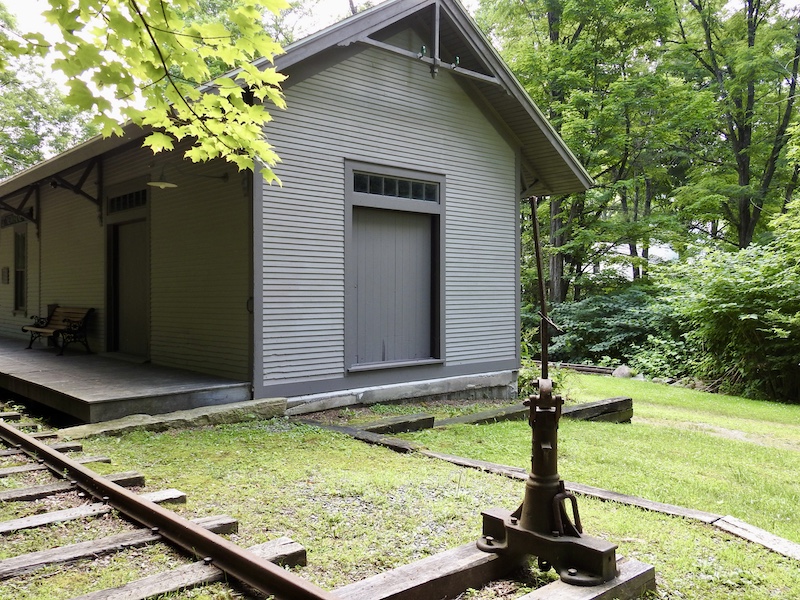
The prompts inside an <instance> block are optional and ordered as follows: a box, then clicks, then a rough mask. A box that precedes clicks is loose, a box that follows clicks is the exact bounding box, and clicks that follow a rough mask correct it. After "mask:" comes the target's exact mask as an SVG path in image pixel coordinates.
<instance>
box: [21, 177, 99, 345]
mask: <svg viewBox="0 0 800 600" xmlns="http://www.w3.org/2000/svg"><path fill="white" fill-rule="evenodd" d="M71 179H72V180H74V179H75V177H74V176H73V177H72V178H71ZM87 187H88V189H89V190H90V192H95V190H93V189H92V188H91V186H87ZM95 193H96V192H95ZM40 228H41V229H40V230H41V234H42V235H41V238H40V239H37V238H36V235H35V228H34V227H32V226H31V227H30V228H29V236H30V241H31V242H34V243H37V242H38V246H39V252H40V257H39V265H40V269H41V272H40V274H39V277H38V278H36V279H31V278H29V280H28V284H29V289H30V288H34V287H39V288H40V292H39V306H38V307H34V306H29V308H28V311H29V313H31V314H39V315H43V314H46V312H47V305H48V304H52V303H58V304H61V305H63V306H83V307H91V308H95V309H96V313H95V314H94V315H92V322H91V324H90V327H89V343H90V345H91V346H92V347H93V349H94V350H100V349H103V346H104V344H105V311H104V310H103V309H104V307H105V232H104V229H103V227H102V226H101V225H100V223H99V221H98V218H97V206H96V205H94V204H93V203H91V202H89V201H88V200H86V199H84V198H81V197H80V196H77V195H75V194H73V193H72V192H69V191H67V190H65V189H63V188H57V189H52V188H49V187H47V186H43V187H42V201H41V214H40ZM29 298H30V297H29ZM34 311H35V312H34Z"/></svg>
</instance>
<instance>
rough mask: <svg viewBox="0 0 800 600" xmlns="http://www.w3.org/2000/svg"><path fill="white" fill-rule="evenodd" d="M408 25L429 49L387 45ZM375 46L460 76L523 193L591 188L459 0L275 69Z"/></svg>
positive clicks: (399, 3) (120, 140) (343, 36)
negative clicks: (517, 161)
mask: <svg viewBox="0 0 800 600" xmlns="http://www.w3.org/2000/svg"><path fill="white" fill-rule="evenodd" d="M408 28H413V29H414V30H416V31H417V32H418V33H419V34H420V35H421V36H422V38H423V39H430V40H431V45H430V47H426V48H425V53H424V54H423V52H422V50H421V49H419V50H414V51H412V50H411V49H408V48H401V47H397V46H394V45H391V44H389V43H387V40H388V39H389V38H390V37H391V36H392V35H393V34H394V33H396V32H398V31H401V30H403V29H408ZM370 47H372V48H379V49H381V50H384V51H386V52H393V53H395V54H400V55H403V56H406V57H407V58H408V59H409V60H416V61H419V62H420V63H424V65H425V66H427V67H429V68H430V69H431V70H432V71H433V70H434V69H435V70H438V71H439V72H441V71H449V72H451V73H452V74H453V75H454V76H456V77H458V79H459V81H461V83H462V85H463V87H464V89H465V90H466V91H467V92H468V93H469V94H470V96H471V97H472V98H473V99H474V100H475V101H476V102H478V103H479V104H480V105H481V106H482V107H483V109H484V111H486V112H487V113H489V115H490V116H491V117H492V118H493V120H494V122H495V123H497V124H499V126H500V127H501V128H502V129H504V133H505V134H506V136H507V138H509V139H510V140H512V142H513V143H516V145H517V146H518V148H519V150H520V154H521V157H522V161H521V162H522V176H523V181H522V182H521V186H522V188H523V193H525V194H527V195H548V194H567V193H575V192H581V191H584V190H586V189H588V188H589V187H590V186H591V185H592V180H591V177H590V176H589V174H588V173H587V172H586V171H585V170H584V168H583V167H582V166H581V164H580V163H579V162H578V160H577V158H576V157H575V156H574V155H573V154H572V152H570V150H569V149H568V148H567V147H566V145H565V144H564V142H563V141H562V140H561V138H560V137H559V136H558V134H557V133H556V132H555V130H554V129H553V128H552V126H551V125H550V124H549V123H548V121H547V119H546V118H545V117H544V115H543V114H542V113H541V111H540V110H539V109H538V107H537V106H536V105H535V104H534V103H533V101H532V100H531V99H530V97H529V96H528V94H527V93H526V92H525V90H524V89H523V88H522V86H521V84H520V83H519V81H517V79H516V78H515V77H514V75H513V74H512V73H511V71H510V70H509V68H508V67H507V66H506V64H505V63H504V62H503V60H502V59H501V58H500V56H499V55H498V54H497V52H496V51H495V50H494V48H493V47H492V45H491V43H489V41H488V40H487V39H486V37H485V36H484V35H483V33H482V32H481V31H480V29H478V27H477V25H476V24H475V22H474V21H473V20H472V18H471V17H470V16H469V15H468V14H467V12H466V10H465V9H464V8H463V6H461V4H460V3H459V2H458V0H388V1H387V2H384V3H382V4H379V5H377V6H375V7H373V8H371V9H369V10H366V11H364V12H361V13H358V14H357V15H354V16H352V17H349V18H347V19H345V20H343V21H341V22H339V23H337V24H335V25H332V26H330V27H328V28H326V29H323V30H322V31H319V32H317V33H315V34H313V35H310V36H308V37H307V38H304V39H302V40H300V41H298V42H295V43H293V44H291V45H289V46H287V47H286V48H285V52H284V54H282V55H281V56H279V57H277V59H276V60H275V67H276V68H277V69H278V71H280V72H283V73H285V74H287V75H288V76H289V78H288V79H287V81H286V82H285V87H291V85H293V84H294V83H295V82H297V81H302V80H303V79H304V78H305V77H308V76H310V75H312V74H314V73H315V72H318V71H320V70H322V69H324V68H326V67H327V66H330V65H332V64H335V63H337V62H339V61H340V60H344V59H346V58H347V57H348V56H352V55H353V54H355V53H358V52H360V51H362V50H363V49H365V48H370ZM259 62H261V63H262V64H264V65H267V64H268V63H267V61H266V60H265V59H262V61H257V62H256V64H259ZM420 67H421V68H425V67H424V66H423V65H420ZM267 132H268V133H269V129H267ZM145 133H146V132H144V131H142V130H141V129H139V128H137V127H134V126H132V125H128V126H126V127H125V136H124V137H112V138H105V139H104V138H102V137H100V136H97V137H95V138H92V139H91V140H89V141H87V142H84V143H83V144H80V145H79V146H76V147H75V148H73V149H71V150H68V151H67V152H64V153H62V154H60V155H58V156H55V157H53V158H51V159H49V160H47V161H44V162H42V163H39V164H38V165H35V166H34V167H31V168H30V169H27V170H25V171H22V172H21V173H18V174H16V175H14V176H13V177H10V178H9V179H7V180H5V181H3V182H2V183H0V201H1V200H2V199H3V198H6V197H8V196H9V195H11V194H15V193H18V192H19V191H20V190H22V189H23V188H25V187H27V186H30V185H33V184H36V183H37V182H40V181H42V180H45V179H47V178H48V177H52V176H54V175H56V174H58V173H63V172H65V171H68V170H70V169H74V168H76V167H78V166H79V165H81V164H83V163H85V162H86V161H88V160H90V159H92V158H93V157H95V156H98V155H100V154H103V153H105V152H108V151H111V150H115V149H117V148H120V147H122V146H125V145H127V144H130V143H131V141H133V140H136V139H139V138H141V137H143V136H144V135H145Z"/></svg>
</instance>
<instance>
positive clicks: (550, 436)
mask: <svg viewBox="0 0 800 600" xmlns="http://www.w3.org/2000/svg"><path fill="white" fill-rule="evenodd" d="M545 377H546V375H545ZM538 391H539V393H538V394H536V395H533V396H531V397H530V400H529V401H528V402H527V404H529V406H530V419H529V423H530V425H531V428H532V429H533V444H532V446H533V447H532V454H531V472H530V474H529V475H528V479H527V481H526V482H525V497H524V499H523V501H522V505H521V506H520V507H519V508H518V509H517V510H515V511H514V512H509V511H507V510H504V509H491V510H487V511H484V512H483V513H482V515H483V535H482V536H481V538H480V539H479V540H478V542H477V545H478V548H480V549H481V550H483V551H484V552H491V553H497V554H504V555H508V556H509V557H512V558H513V559H515V560H516V559H521V558H522V557H524V556H529V555H530V556H536V557H537V559H538V563H539V568H541V569H542V570H543V571H547V570H549V569H550V568H551V567H552V568H554V569H555V570H556V572H557V573H558V574H559V576H560V577H561V580H562V581H564V582H565V583H569V584H573V585H580V586H592V585H599V584H601V583H603V582H606V581H611V580H612V579H614V578H615V577H616V576H617V560H616V553H615V550H616V548H617V546H616V544H612V543H610V542H607V541H605V540H602V539H600V538H596V537H591V536H588V535H585V534H584V533H583V530H582V527H581V521H580V516H579V514H578V503H577V500H576V498H575V496H574V495H572V494H571V493H570V492H567V491H566V490H565V489H564V482H563V481H562V480H561V477H560V476H559V474H558V421H559V419H560V418H561V406H562V405H563V403H564V402H563V400H562V399H561V396H557V395H556V396H553V382H552V380H550V379H547V378H543V379H539V381H538ZM567 500H569V502H570V505H571V508H572V515H573V519H574V522H573V521H571V520H570V518H569V515H568V514H567V509H566V506H565V503H566V501H567Z"/></svg>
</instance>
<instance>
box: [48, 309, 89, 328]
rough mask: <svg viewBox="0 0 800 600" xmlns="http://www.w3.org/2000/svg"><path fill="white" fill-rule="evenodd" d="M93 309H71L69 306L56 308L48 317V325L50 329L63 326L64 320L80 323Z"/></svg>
mask: <svg viewBox="0 0 800 600" xmlns="http://www.w3.org/2000/svg"><path fill="white" fill-rule="evenodd" d="M93 310H94V309H93V308H71V307H69V306H57V307H56V308H55V310H54V311H53V312H52V314H51V315H50V319H49V321H48V325H49V326H50V327H58V326H59V325H63V324H64V319H69V320H70V321H72V322H74V323H80V322H82V321H83V320H84V319H86V317H87V315H88V314H89V313H90V312H92V311H93Z"/></svg>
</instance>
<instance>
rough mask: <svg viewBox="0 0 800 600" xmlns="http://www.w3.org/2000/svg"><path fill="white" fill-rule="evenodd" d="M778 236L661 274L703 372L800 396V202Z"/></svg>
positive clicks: (728, 385)
mask: <svg viewBox="0 0 800 600" xmlns="http://www.w3.org/2000/svg"><path fill="white" fill-rule="evenodd" d="M773 226H774V228H775V235H774V237H773V239H772V240H771V241H769V242H767V243H766V244H763V245H752V246H750V247H748V248H746V249H744V250H740V251H738V252H736V253H726V252H721V251H713V252H709V253H708V254H706V255H705V256H703V257H702V258H700V259H698V260H695V261H693V262H689V263H684V264H680V265H674V266H672V267H670V268H668V269H665V270H664V271H663V272H662V273H661V279H662V286H663V287H664V288H665V289H669V290H670V295H671V297H670V299H669V304H670V305H671V307H672V309H673V310H674V313H675V316H676V317H677V318H678V320H679V322H680V324H681V328H682V330H683V336H684V339H685V341H686V344H687V345H688V346H689V347H690V348H691V351H692V352H694V353H696V355H697V356H698V357H699V358H698V360H697V363H696V366H697V371H698V372H697V375H699V376H701V377H705V378H711V379H716V380H717V381H718V382H719V384H720V387H721V388H722V389H724V390H726V391H732V392H738V393H741V394H744V395H748V396H751V397H767V398H772V399H778V400H784V401H790V402H798V401H800V201H795V202H794V203H792V204H791V205H790V206H789V211H788V213H787V214H786V215H784V216H782V217H780V218H779V219H777V220H775V221H774V222H773Z"/></svg>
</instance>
